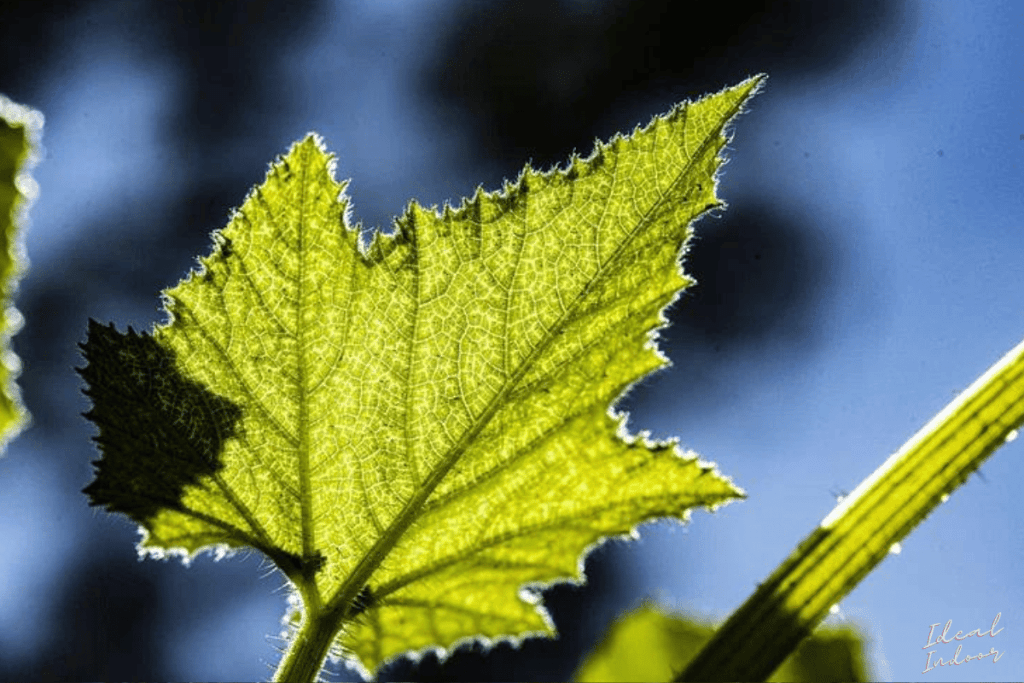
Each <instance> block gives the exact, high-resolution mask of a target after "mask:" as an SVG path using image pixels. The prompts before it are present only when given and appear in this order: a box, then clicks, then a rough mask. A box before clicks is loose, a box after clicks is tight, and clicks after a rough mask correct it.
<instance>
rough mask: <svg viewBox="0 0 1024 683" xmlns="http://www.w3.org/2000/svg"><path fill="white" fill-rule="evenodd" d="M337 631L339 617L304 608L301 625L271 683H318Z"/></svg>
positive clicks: (334, 613) (330, 613) (331, 612)
mask: <svg viewBox="0 0 1024 683" xmlns="http://www.w3.org/2000/svg"><path fill="white" fill-rule="evenodd" d="M337 632H338V617H337V613H336V612H333V611H330V610H328V611H321V610H318V609H315V608H314V609H310V608H309V606H308V605H307V606H306V607H305V608H304V609H303V614H302V623H301V624H300V625H299V629H298V632H297V633H296V634H295V637H294V638H293V639H292V642H291V645H289V647H288V651H287V652H285V653H284V657H282V658H281V663H280V664H278V667H277V672H276V673H275V674H274V681H276V682H278V683H284V682H287V683H313V682H314V681H317V680H319V676H320V671H321V669H323V666H324V660H325V659H327V653H328V651H329V650H330V648H331V643H332V642H333V641H334V636H335V635H337Z"/></svg>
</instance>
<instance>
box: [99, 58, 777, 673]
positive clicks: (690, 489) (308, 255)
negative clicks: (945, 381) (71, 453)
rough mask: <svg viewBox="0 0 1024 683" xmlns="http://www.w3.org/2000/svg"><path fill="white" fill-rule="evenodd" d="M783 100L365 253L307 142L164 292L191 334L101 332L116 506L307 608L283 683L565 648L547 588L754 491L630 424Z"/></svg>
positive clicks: (156, 537)
mask: <svg viewBox="0 0 1024 683" xmlns="http://www.w3.org/2000/svg"><path fill="white" fill-rule="evenodd" d="M761 80H762V77H757V78H752V79H748V80H747V81H745V82H743V83H742V84H740V85H738V86H736V87H734V88H732V89H727V90H723V91H722V92H720V93H718V94H717V95H714V96H710V97H707V98H705V99H703V100H701V101H700V102H697V103H695V104H689V103H685V104H682V105H679V106H677V107H676V108H675V109H673V110H672V111H671V112H669V113H668V114H666V115H664V116H661V117H658V118H656V119H654V120H653V121H652V122H651V123H650V124H649V125H648V126H647V127H646V128H644V129H642V130H639V129H638V130H636V131H635V132H634V133H633V134H632V135H631V136H630V137H627V138H623V137H619V136H616V137H615V138H614V139H613V140H612V141H611V142H609V143H607V144H601V143H597V145H596V147H595V149H594V152H593V153H592V154H591V155H590V157H588V158H586V159H581V158H578V157H575V156H574V157H573V158H572V159H571V161H570V162H569V164H568V166H567V168H565V169H561V170H558V169H556V170H553V171H551V172H547V173H538V172H536V171H534V170H532V169H530V168H529V167H527V168H526V170H524V171H523V173H522V174H521V175H520V177H519V179H518V180H517V181H516V182H515V183H514V184H509V183H506V186H505V187H504V188H503V190H502V191H500V192H495V193H485V192H483V191H480V190H478V191H477V193H476V194H475V195H474V197H473V198H472V199H471V200H468V201H464V202H463V204H462V205H461V206H460V207H458V208H457V209H453V208H451V207H450V206H447V205H446V206H445V207H444V209H443V211H441V212H438V211H436V210H428V209H424V208H423V207H421V206H419V205H418V204H416V203H415V202H413V203H411V204H410V205H409V208H408V209H407V210H406V212H405V214H404V215H403V216H402V217H401V218H399V219H398V220H397V222H396V225H395V230H394V233H393V234H390V235H385V234H378V235H376V237H375V238H374V240H373V241H372V243H371V244H369V245H368V246H367V245H364V244H363V243H362V242H361V238H360V231H359V228H358V226H355V227H353V226H351V225H350V223H349V219H348V213H349V204H348V202H349V200H348V197H347V196H346V195H345V193H344V190H345V187H346V185H347V183H338V182H336V181H335V180H334V178H333V165H334V162H333V160H332V158H331V157H330V156H329V155H328V154H326V153H325V152H324V150H323V148H322V145H321V143H320V141H319V139H318V138H317V137H315V136H312V135H311V136H308V137H306V138H305V139H304V140H302V141H301V142H299V143H296V144H295V145H294V146H293V147H292V148H291V150H290V151H289V152H288V154H287V155H286V156H284V157H283V158H281V159H279V160H278V161H277V162H276V163H275V164H274V165H273V166H272V168H271V169H270V171H269V173H268V174H267V178H266V180H265V182H264V183H263V184H262V185H260V186H259V187H257V188H256V189H254V190H253V191H252V192H251V193H250V195H249V196H248V197H247V198H246V200H245V203H244V204H243V206H242V208H241V209H240V210H239V211H238V212H236V213H235V214H234V216H233V217H232V218H231V221H230V223H229V224H228V226H227V227H226V228H224V229H223V230H221V231H220V232H218V233H215V235H214V241H215V243H216V247H215V249H214V252H213V253H212V254H211V255H210V256H208V257H205V258H202V259H200V264H201V267H200V268H199V270H198V272H193V273H191V274H190V275H189V276H188V277H187V278H186V279H185V280H184V281H183V282H181V283H180V284H178V285H177V286H176V287H174V288H172V289H170V290H168V291H166V292H165V305H166V308H167V310H168V311H169V313H170V315H171V317H170V321H169V322H168V323H167V324H165V325H162V326H158V327H157V328H156V329H155V331H154V333H153V335H152V337H150V336H148V335H142V336H139V335H136V334H134V333H133V332H129V334H127V335H123V334H121V333H119V332H117V331H116V330H114V329H113V328H112V327H104V326H102V325H99V324H96V323H93V324H92V325H91V327H90V332H89V339H88V342H87V343H86V344H85V345H84V347H83V349H84V353H85V357H86V360H87V361H88V364H87V366H86V367H85V368H84V369H83V370H81V372H82V374H83V376H84V377H85V379H86V381H87V382H88V385H89V388H88V390H87V393H88V394H89V395H90V396H91V397H92V399H93V403H94V407H93V409H92V410H91V412H90V413H89V414H88V416H89V417H90V418H91V419H93V420H94V421H95V422H96V424H97V425H98V426H99V429H100V434H99V437H98V441H99V444H100V447H101V449H102V451H103V458H102V460H100V461H99V462H98V473H97V477H96V480H95V481H94V482H93V483H92V484H91V485H90V486H89V488H88V489H87V492H88V493H89V495H90V498H91V502H92V504H94V505H105V506H107V507H108V508H109V509H111V510H114V511H118V512H123V513H125V514H128V515H130V516H131V517H132V518H133V519H135V520H136V521H138V522H139V523H140V524H141V525H142V526H143V527H144V529H145V535H144V539H143V541H142V543H141V545H140V550H141V551H142V552H157V553H160V552H168V551H171V552H180V553H185V554H189V555H191V554H194V553H196V552H198V551H200V550H202V549H204V548H208V547H210V546H212V545H222V546H228V547H243V546H251V547H254V548H257V549H259V550H261V551H262V552H264V553H266V554H267V555H268V556H269V557H271V558H272V559H273V560H274V561H275V562H276V563H277V564H278V566H279V567H280V568H281V569H282V571H284V573H285V574H286V575H287V576H288V577H289V578H290V579H291V580H292V582H293V583H294V584H295V587H296V589H297V591H298V593H299V594H300V595H301V598H302V610H303V611H302V621H301V626H300V627H299V631H298V633H296V634H294V642H293V644H292V647H291V650H290V651H289V653H288V654H287V655H286V657H285V660H284V662H283V663H282V668H281V669H280V670H279V671H278V677H279V679H286V680H290V679H291V678H293V677H294V678H297V679H302V678H311V677H312V676H315V674H316V671H318V670H319V668H320V665H321V663H322V662H323V659H324V656H325V654H326V649H327V647H328V645H330V644H331V642H332V641H333V642H335V643H336V644H337V646H338V647H339V648H340V649H341V651H342V652H343V653H344V654H345V655H346V656H347V657H349V658H350V661H352V662H354V663H356V664H357V665H359V666H362V667H364V669H365V670H369V671H374V670H376V669H377V668H378V667H379V666H380V665H381V664H382V663H383V662H385V661H387V660H388V659H390V658H392V657H395V656H397V655H399V654H401V653H404V652H407V651H410V650H419V649H422V648H426V647H440V648H449V647H451V646H453V645H454V644H456V643H457V642H459V641H461V640H463V639H466V638H471V637H483V638H488V639H493V638H497V637H519V636H524V635H528V634H541V635H552V634H553V629H552V626H551V623H550V621H549V619H548V618H547V616H546V613H545V612H544V611H543V609H542V608H540V607H539V606H538V605H537V602H538V598H537V592H536V590H527V588H529V587H530V586H533V587H534V588H536V587H537V586H540V585H544V584H548V583H551V582H554V581H559V580H567V579H575V580H581V579H582V576H581V569H580V567H581V554H583V553H585V552H586V551H587V550H588V549H589V548H591V547H592V546H593V545H594V544H595V543H598V542H599V541H601V540H602V539H603V538H605V537H608V536H611V535H619V534H630V533H632V532H633V530H634V528H635V527H636V526H637V525H638V524H640V523H642V522H644V521H647V520H652V519H655V518H660V517H675V518H678V519H684V520H685V519H687V517H688V510H689V509H691V508H693V507H697V506H706V507H708V508H711V509H714V508H715V507H716V506H717V505H720V504H722V503H724V502H726V501H729V500H731V499H734V498H737V497H741V496H742V495H743V492H742V491H741V490H740V489H738V488H736V487H735V486H734V485H733V484H732V483H731V482H730V481H729V480H728V479H727V478H725V477H723V476H721V475H719V474H718V473H717V472H716V471H715V469H714V466H713V465H711V464H709V463H702V462H700V461H699V460H697V459H696V457H695V456H694V455H693V454H684V453H682V452H680V451H679V449H678V448H677V446H676V444H675V443H674V442H663V443H655V442H651V441H649V440H648V439H647V438H645V437H643V436H640V437H635V436H630V435H629V434H628V433H627V431H626V428H625V421H626V417H625V415H622V414H619V413H616V412H614V411H613V410H612V409H611V408H610V406H612V405H613V404H614V402H615V400H616V399H617V398H618V397H619V396H621V395H622V393H623V392H624V391H625V390H626V389H627V388H628V387H630V386H631V385H632V384H633V383H635V382H636V381H637V380H639V379H640V378H642V377H644V376H646V375H648V374H649V373H651V372H652V371H654V370H656V369H658V368H660V367H663V366H665V365H666V364H667V362H668V361H667V360H666V359H665V358H664V357H663V356H662V355H661V354H660V353H659V352H658V350H657V348H656V346H655V343H654V340H655V337H656V334H655V330H657V328H659V327H661V326H662V325H664V323H665V319H664V317H663V316H662V310H663V309H664V308H665V307H666V306H667V305H668V304H670V303H671V302H673V301H674V300H675V299H676V298H677V297H678V295H679V292H680V291H681V290H682V289H683V288H684V287H686V286H687V285H689V284H690V283H691V280H690V279H689V278H687V277H686V276H685V275H683V273H682V271H681V269H680V267H679V263H678V261H679V257H680V254H681V250H682V249H683V245H684V244H685V242H686V240H687V239H688V238H689V236H690V233H691V229H690V223H691V222H692V221H693V220H695V219H696V218H698V217H699V216H701V215H703V214H704V213H706V212H708V211H709V210H711V209H714V208H716V207H720V206H722V203H721V202H719V200H718V199H717V197H716V196H715V187H716V182H717V181H716V177H715V174H716V171H717V169H718V167H719V165H720V163H721V159H720V158H719V156H718V153H719V151H720V150H721V149H722V147H723V146H724V145H725V143H726V138H725V137H724V135H723V130H724V128H725V126H726V125H727V124H728V123H729V121H730V120H731V119H732V118H733V117H734V116H735V115H736V114H737V113H738V112H739V111H740V110H741V108H742V105H743V103H744V102H745V101H746V100H747V99H748V98H749V97H750V96H751V95H752V94H753V93H754V92H755V91H756V90H757V88H758V86H759V84H760V82H761ZM150 491H151V492H152V494H151V495H147V492H150ZM325 634H326V635H325ZM336 634H337V637H336V638H335V635H336Z"/></svg>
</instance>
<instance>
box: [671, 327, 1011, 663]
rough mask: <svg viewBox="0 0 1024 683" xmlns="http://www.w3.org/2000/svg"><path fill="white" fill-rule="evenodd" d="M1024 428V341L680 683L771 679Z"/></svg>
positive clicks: (839, 510)
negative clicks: (909, 537)
mask: <svg viewBox="0 0 1024 683" xmlns="http://www.w3.org/2000/svg"><path fill="white" fill-rule="evenodd" d="M1022 423H1024V342H1021V343H1020V344H1018V345H1017V346H1016V347H1015V348H1014V349H1012V350H1011V351H1010V352H1009V353H1007V354H1006V355H1005V356H1004V357H1003V358H1002V359H1001V360H1000V361H999V362H998V363H996V364H995V365H993V366H992V367H991V368H989V370H988V371H987V372H985V374H984V375H982V376H981V377H979V378H978V379H977V380H976V381H975V382H974V384H972V385H971V386H970V387H968V388H967V390H966V391H964V392H963V393H962V394H960V396H958V397H957V398H956V399H955V400H954V401H953V402H952V403H950V404H949V405H948V406H946V408H945V409H943V410H942V412H940V413H939V414H938V415H936V416H935V417H934V418H932V420H931V421H930V422H929V423H928V424H927V425H925V426H924V427H923V428H922V429H921V430H920V431H919V432H918V433H917V434H915V435H914V436H913V437H912V438H911V439H910V441H908V442H907V443H906V444H905V445H904V446H903V447H902V448H901V449H900V450H899V451H897V452H896V453H894V454H893V455H892V456H891V457H890V458H889V459H888V460H887V461H886V462H885V463H884V464H883V465H882V466H881V467H879V468H878V469H877V470H875V472H874V473H873V474H872V475H871V476H869V477H868V478H867V479H865V480H864V481H863V482H861V484H860V485H859V486H858V487H857V488H856V490H854V492H853V493H852V494H850V495H849V496H847V497H846V498H845V499H843V500H842V501H841V502H840V503H839V505H837V506H836V508H835V509H834V510H833V511H832V512H831V513H830V514H829V515H828V516H827V517H826V518H825V519H824V520H822V522H821V524H820V525H819V526H818V528H817V529H815V530H814V531H813V532H812V533H811V534H810V535H809V536H808V537H807V538H806V539H804V541H803V542H801V543H800V545H798V546H797V548H796V550H794V551H793V552H792V553H791V554H790V556H789V557H788V558H787V559H786V560H785V561H784V562H783V563H782V565H780V566H779V567H778V569H776V570H775V571H774V572H773V573H772V575H771V576H770V577H768V579H767V580H766V581H765V582H764V583H762V584H761V585H760V586H759V587H758V589H757V590H756V591H755V592H754V594H753V595H752V596H750V598H748V599H747V601H746V602H745V603H744V604H743V605H742V606H741V607H740V608H739V609H738V610H736V612H734V613H733V614H732V616H731V617H729V619H728V621H726V622H725V624H723V625H722V627H721V628H719V630H718V631H717V632H716V634H715V636H714V637H713V638H712V639H711V640H710V641H709V642H708V643H707V645H705V646H704V649H703V650H701V652H700V653H699V654H698V655H697V657H696V658H694V659H693V661H691V662H690V664H689V665H688V666H687V668H686V669H685V670H684V671H683V672H682V673H681V674H680V675H679V677H677V678H676V680H677V681H728V680H732V681H755V680H756V681H763V680H765V679H766V678H767V677H768V676H770V675H771V674H772V672H773V671H774V670H775V669H776V668H777V667H778V666H779V665H780V664H781V663H782V662H783V660H784V659H785V658H786V657H787V656H788V655H789V654H790V653H791V652H792V651H793V650H795V649H796V646H797V645H799V643H800V641H801V640H802V639H803V638H804V637H806V636H807V635H809V634H810V633H811V631H813V630H814V628H815V627H816V626H817V625H818V623H820V622H821V620H822V619H824V617H825V614H826V613H827V612H828V610H829V608H830V607H831V606H832V605H834V604H837V603H838V602H839V601H840V600H841V599H842V598H843V597H844V596H846V594H847V593H849V592H850V591H851V590H853V588H854V587H855V586H856V585H857V584H858V583H859V582H860V581H861V579H863V578H864V577H865V576H866V575H867V574H868V573H869V572H870V571H871V570H872V569H874V567H875V566H876V565H878V563H879V562H881V561H882V560H883V559H884V558H885V557H886V556H887V555H888V554H889V553H890V551H892V550H893V548H894V544H896V543H898V542H899V541H901V540H902V539H903V538H904V537H905V536H906V535H907V534H908V533H910V531H911V530H912V529H913V528H914V527H915V526H917V524H918V523H920V522H921V521H922V520H924V518H925V517H927V516H928V514H929V513H931V511H932V510H934V509H935V508H936V507H937V506H938V505H939V504H940V503H942V502H945V500H946V499H947V497H948V495H949V494H950V493H951V492H952V491H953V490H954V489H955V488H957V487H958V486H959V485H960V484H962V483H963V482H964V481H966V479H967V477H968V476H970V474H971V473H972V472H974V471H975V470H976V469H978V467H979V466H981V464H982V462H984V461H985V459H986V458H988V456H989V455H991V454H992V452H993V451H995V450H996V449H997V448H998V447H999V446H1001V445H1003V444H1004V443H1006V442H1007V441H1012V440H1013V438H1015V437H1016V430H1017V429H1018V428H1019V427H1020V426H1021V424H1022Z"/></svg>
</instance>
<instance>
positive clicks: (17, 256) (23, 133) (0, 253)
mask: <svg viewBox="0 0 1024 683" xmlns="http://www.w3.org/2000/svg"><path fill="white" fill-rule="evenodd" d="M42 128H43V115H42V114H40V113H39V112H37V111H35V110H33V109H29V108H28V107H25V106H23V105H20V104H15V103H14V102H12V101H10V100H9V99H7V98H6V97H4V96H3V95H0V450H2V449H3V448H4V446H6V444H7V443H8V442H9V441H10V440H11V439H13V438H14V437H15V436H16V435H17V434H18V432H19V431H21V430H22V429H23V428H24V427H25V425H26V424H27V423H28V419H29V415H28V412H27V411H26V410H25V406H24V405H22V402H21V395H20V393H19V392H18V387H17V385H16V384H15V382H14V380H15V378H17V376H18V374H19V373H20V372H21V363H20V361H19V360H18V357H17V356H15V355H14V352H13V351H12V350H11V337H12V336H14V334H15V333H16V332H17V331H18V329H19V328H20V327H21V314H20V313H19V312H18V311H17V309H15V308H14V305H13V302H14V294H15V292H16V291H17V287H18V280H19V279H20V278H21V276H22V275H23V274H24V272H25V269H26V268H27V267H28V258H27V257H26V256H25V253H24V247H23V246H22V233H23V232H24V228H25V223H26V220H27V215H28V208H29V206H30V205H31V203H32V201H33V200H34V199H35V196H36V194H37V193H38V190H37V186H36V183H35V181H34V180H33V179H32V177H31V176H30V175H29V171H30V170H31V168H32V167H33V166H34V165H35V164H36V162H37V161H38V148H39V140H40V137H41V135H42Z"/></svg>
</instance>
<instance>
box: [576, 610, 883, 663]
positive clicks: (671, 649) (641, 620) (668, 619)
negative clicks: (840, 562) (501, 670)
mask: <svg viewBox="0 0 1024 683" xmlns="http://www.w3.org/2000/svg"><path fill="white" fill-rule="evenodd" d="M714 632H715V628H714V627H713V626H711V625H710V624H706V623H701V622H698V621H695V620H693V619H690V618H688V617H685V616H673V615H670V614H666V613H665V612H662V611H661V610H660V609H658V608H657V607H655V606H653V605H650V604H646V605H644V606H642V607H640V608H639V609H636V610H634V611H632V612H630V613H629V614H627V615H625V616H624V617H622V618H621V619H619V620H618V621H616V622H615V623H614V624H612V625H611V626H610V627H609V629H608V632H607V633H606V634H605V636H604V638H603V639H602V640H601V642H600V643H598V645H597V647H595V648H594V650H593V652H591V653H590V654H589V655H588V656H587V658H586V659H585V660H584V661H583V663H582V664H580V668H579V669H578V670H577V671H576V674H575V675H574V676H573V679H574V680H576V681H579V682H580V683H586V682H588V681H595V682H596V681H608V682H609V683H611V682H612V681H670V680H672V678H673V676H675V675H676V674H677V673H679V672H680V671H681V670H682V669H683V667H685V666H686V665H687V664H688V663H689V662H690V660H691V659H693V657H694V656H695V655H696V654H697V652H698V651H700V649H701V648H702V647H703V646H704V644H705V643H707V642H708V641H709V640H710V639H711V636H712V635H713V634H714ZM768 680H769V681H792V682H793V683H804V682H805V681H806V682H807V683H818V682H822V683H825V682H826V681H866V680H869V678H868V676H867V666H866V663H865V658H864V645H863V640H862V638H861V636H859V635H858V634H857V632H856V631H855V630H854V629H852V628H850V627H840V628H819V629H818V630H817V631H815V632H814V633H813V634H812V635H811V636H810V637H808V638H807V639H806V640H804V641H803V642H802V643H801V644H800V647H799V648H798V649H797V650H796V651H795V652H794V653H793V654H791V655H790V656H789V657H788V658H787V659H786V661H785V662H783V663H782V666H780V667H779V668H778V669H777V670H776V671H775V673H774V674H773V675H772V676H771V678H769V679H768Z"/></svg>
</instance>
